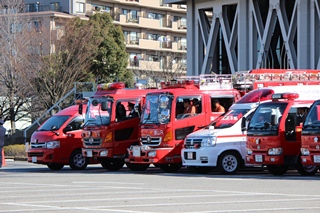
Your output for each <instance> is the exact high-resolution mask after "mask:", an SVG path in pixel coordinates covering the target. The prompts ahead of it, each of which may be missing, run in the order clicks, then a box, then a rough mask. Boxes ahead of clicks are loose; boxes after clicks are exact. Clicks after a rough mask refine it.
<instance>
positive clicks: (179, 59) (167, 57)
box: [132, 50, 186, 86]
mask: <svg viewBox="0 0 320 213" xmlns="http://www.w3.org/2000/svg"><path fill="white" fill-rule="evenodd" d="M154 57H155V58H154V59H153V60H152V61H147V59H146V60H145V61H144V63H143V62H142V61H140V62H139V63H140V64H141V63H143V65H142V66H140V65H139V66H140V67H133V69H132V71H133V72H134V74H135V75H136V76H143V75H144V76H148V78H149V79H151V80H152V82H151V85H152V86H155V85H157V84H158V83H159V82H160V81H162V80H163V81H169V80H172V79H175V78H176V77H177V76H183V75H186V54H185V53H180V52H170V51H165V50H164V51H162V50H156V51H155V55H154ZM141 68H142V69H141Z"/></svg>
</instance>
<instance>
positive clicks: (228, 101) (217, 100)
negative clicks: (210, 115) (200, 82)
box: [211, 97, 234, 112]
mask: <svg viewBox="0 0 320 213" xmlns="http://www.w3.org/2000/svg"><path fill="white" fill-rule="evenodd" d="M232 104H234V98H233V97H230V98H224V97H223V98H221V97H211V112H227V111H228V110H229V108H230V107H231V106H232Z"/></svg>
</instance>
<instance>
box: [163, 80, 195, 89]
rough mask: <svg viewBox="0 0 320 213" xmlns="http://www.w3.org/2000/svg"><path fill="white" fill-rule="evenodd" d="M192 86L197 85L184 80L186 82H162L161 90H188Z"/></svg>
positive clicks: (192, 81) (191, 81)
mask: <svg viewBox="0 0 320 213" xmlns="http://www.w3.org/2000/svg"><path fill="white" fill-rule="evenodd" d="M190 85H195V84H194V80H184V81H171V82H161V88H162V89H166V88H187V87H188V86H190Z"/></svg>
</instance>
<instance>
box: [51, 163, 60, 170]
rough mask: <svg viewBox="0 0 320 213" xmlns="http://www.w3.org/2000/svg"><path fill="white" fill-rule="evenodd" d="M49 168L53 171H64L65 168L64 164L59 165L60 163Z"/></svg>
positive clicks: (52, 164)
mask: <svg viewBox="0 0 320 213" xmlns="http://www.w3.org/2000/svg"><path fill="white" fill-rule="evenodd" d="M47 166H48V168H49V169H51V170H60V169H62V168H63V167H64V165H63V164H59V163H50V164H48V165H47Z"/></svg>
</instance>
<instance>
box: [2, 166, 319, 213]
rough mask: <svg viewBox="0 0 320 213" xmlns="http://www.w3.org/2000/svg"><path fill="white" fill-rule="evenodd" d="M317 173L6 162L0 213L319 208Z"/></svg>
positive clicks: (3, 172)
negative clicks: (224, 172)
mask: <svg viewBox="0 0 320 213" xmlns="http://www.w3.org/2000/svg"><path fill="white" fill-rule="evenodd" d="M319 181H320V173H317V174H316V175H315V176H310V177H304V176H300V175H299V174H298V173H297V172H296V171H289V172H288V173H287V174H285V175H284V176H280V177H277V176H273V175H271V174H269V173H268V172H267V171H242V172H240V173H239V174H237V175H226V176H224V175H219V174H218V173H217V172H215V171H213V172H210V173H208V174H205V175H203V174H202V175H201V174H196V173H194V172H191V171H189V170H188V169H187V168H182V169H181V170H179V171H178V172H176V173H164V172H162V171H160V170H159V169H158V168H155V167H152V168H149V169H148V170H146V171H144V172H132V171H130V170H128V169H127V168H123V169H121V170H120V171H117V172H109V171H106V170H105V169H103V168H102V167H101V166H100V165H98V164H96V165H89V166H88V168H87V169H85V170H82V171H75V170H71V169H70V168H69V167H68V166H66V167H64V168H63V169H62V170H60V171H51V170H49V169H48V168H47V167H46V166H44V165H37V164H32V163H28V162H26V161H12V160H9V161H7V166H5V167H3V168H2V169H1V171H0V213H1V212H6V213H7V212H115V213H116V212H123V213H138V212H139V213H140V212H145V213H156V212H190V213H195V212H197V213H207V212H306V213H307V212H308V213H310V212H320V193H319V191H320V190H319V189H320V186H319V183H320V182H319Z"/></svg>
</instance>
